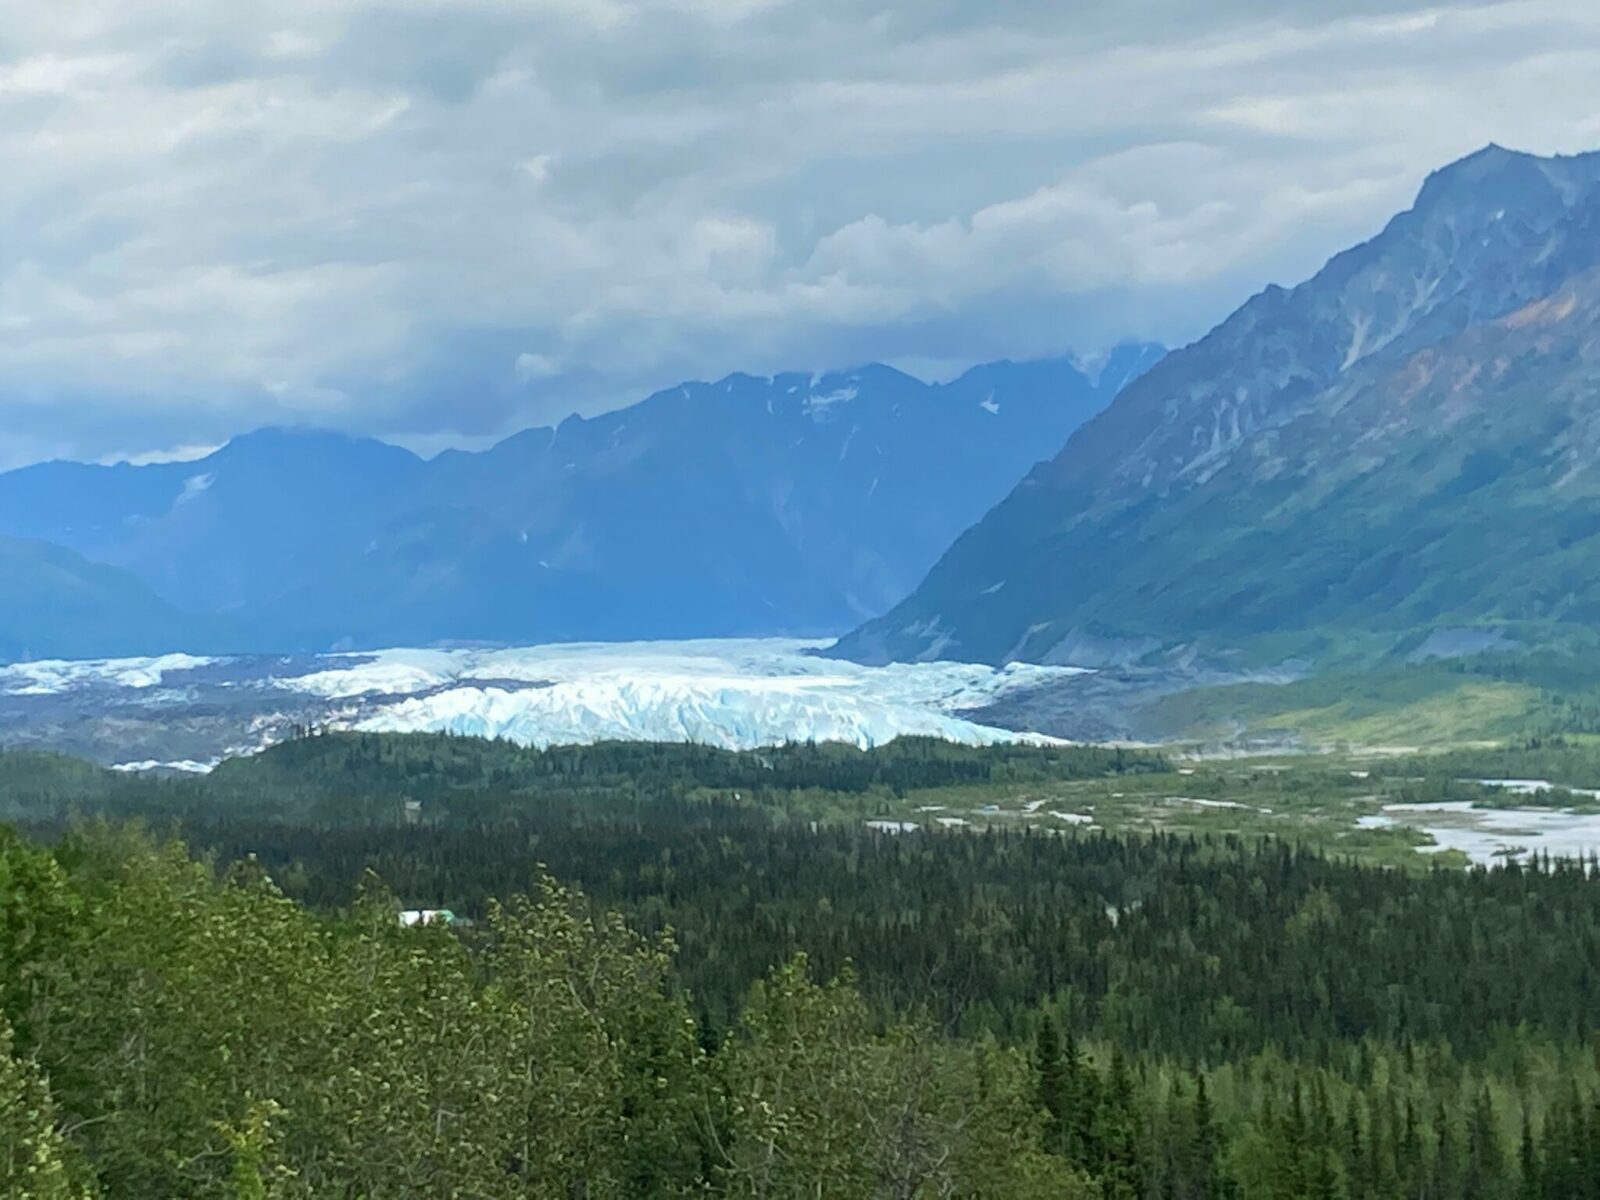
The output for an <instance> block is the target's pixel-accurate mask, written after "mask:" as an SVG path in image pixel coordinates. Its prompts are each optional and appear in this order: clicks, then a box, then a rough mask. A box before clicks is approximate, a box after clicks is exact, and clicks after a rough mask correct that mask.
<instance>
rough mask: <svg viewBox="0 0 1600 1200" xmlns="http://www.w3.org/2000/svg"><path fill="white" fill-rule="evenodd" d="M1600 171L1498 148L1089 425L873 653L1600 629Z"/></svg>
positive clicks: (1316, 644)
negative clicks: (1599, 622)
mask: <svg viewBox="0 0 1600 1200" xmlns="http://www.w3.org/2000/svg"><path fill="white" fill-rule="evenodd" d="M1597 264H1600V155H1584V156H1579V157H1575V158H1556V159H1541V158H1536V157H1533V156H1529V155H1523V154H1515V153H1511V152H1508V151H1505V150H1502V149H1500V148H1498V147H1489V148H1488V149H1486V150H1483V151H1480V152H1479V153H1478V154H1475V155H1473V156H1471V157H1470V158H1467V159H1464V160H1462V161H1461V162H1458V163H1456V164H1454V165H1453V166H1450V167H1448V168H1446V169H1444V170H1442V171H1439V172H1437V173H1435V174H1434V175H1433V176H1431V177H1430V178H1429V180H1428V181H1427V183H1426V184H1425V185H1424V187H1423V189H1422V191H1421V193H1420V194H1419V196H1418V198H1417V201H1416V203H1415V205H1414V206H1413V207H1412V208H1411V209H1410V210H1409V211H1407V212H1405V213H1402V214H1400V215H1399V216H1397V217H1395V218H1394V220H1393V221H1391V222H1390V223H1389V225H1388V227H1387V228H1386V229H1384V231H1383V232H1382V233H1381V234H1379V235H1378V236H1377V237H1376V238H1374V239H1373V240H1371V241H1370V242H1367V243H1365V244H1363V245H1360V246H1357V247H1355V248H1354V249H1352V250H1349V251H1347V252H1345V253H1343V254H1341V255H1339V256H1338V257H1336V258H1334V259H1333V260H1332V261H1331V262H1329V263H1328V265H1327V266H1326V267H1325V268H1323V270H1322V271H1320V272H1319V273H1318V274H1317V275H1316V276H1315V277H1314V278H1312V279H1311V280H1309V281H1307V282H1306V283H1303V284H1301V285H1300V286H1299V287H1297V288H1294V289H1293V290H1292V291H1284V290H1282V289H1279V288H1269V289H1268V290H1267V291H1265V292H1263V293H1261V294H1260V295H1258V296H1256V297H1255V298H1253V299H1252V300H1250V301H1249V302H1248V303H1247V304H1245V305H1244V306H1243V307H1242V308H1240V309H1239V310H1238V311H1237V312H1235V313H1234V314H1233V315H1232V316H1231V317H1229V318H1228V319H1227V320H1226V321H1224V322H1223V323H1222V324H1221V325H1220V326H1218V327H1217V328H1216V329H1215V330H1213V331H1212V332H1211V333H1210V334H1209V335H1207V336H1206V337H1205V338H1204V339H1202V340H1201V341H1199V342H1197V343H1195V344H1194V345H1192V346H1189V347H1187V348H1185V349H1183V350H1180V351H1176V352H1174V353H1172V354H1171V355H1169V356H1168V357H1167V358H1166V359H1165V360H1163V361H1162V362H1161V363H1160V364H1159V365H1158V366H1157V367H1155V368H1154V369H1153V370H1151V371H1150V372H1149V373H1147V374H1146V375H1144V376H1143V377H1142V378H1140V379H1139V380H1137V381H1136V382H1135V383H1133V384H1132V385H1131V386H1129V387H1128V388H1127V389H1126V390H1125V391H1123V392H1122V394H1121V395H1120V396H1119V397H1118V398H1117V400H1116V402H1115V403H1114V404H1112V405H1111V406H1110V407H1109V408H1108V409H1107V410H1106V411H1105V412H1103V413H1101V414H1100V415H1099V416H1098V417H1097V418H1095V419H1094V420H1093V421H1091V422H1089V423H1087V424H1086V425H1085V426H1083V427H1082V428H1080V429H1079V430H1078V431H1077V433H1076V434H1074V435H1073V436H1072V438H1071V439H1070V440H1069V441H1068V443H1067V445H1066V447H1065V449H1064V450H1062V452H1061V453H1060V454H1059V455H1058V456H1056V458H1055V459H1053V460H1052V461H1051V462H1049V463H1046V464H1043V465H1041V466H1040V467H1038V468H1037V469H1035V470H1034V471H1033V472H1032V473H1031V474H1029V475H1028V477H1027V478H1026V479H1025V480H1024V481H1023V482H1022V484H1020V485H1019V486H1018V487H1017V488H1016V490H1015V491H1014V492H1013V493H1012V494H1011V495H1010V497H1009V498H1007V499H1006V500H1005V502H1004V503H1002V504H1000V505H999V506H998V507H997V508H996V509H995V510H994V511H993V512H991V513H990V514H989V515H988V516H987V517H986V518H985V519H984V520H983V521H982V522H980V523H979V524H978V525H977V526H976V527H975V528H973V529H972V530H969V531H968V532H967V533H966V534H964V535H963V536H962V537H961V538H960V539H959V540H958V541H957V542H956V543H955V545H954V546H953V548H952V549H951V550H950V551H949V553H947V554H946V555H945V556H944V557H943V559H942V560H941V561H940V562H939V563H938V565H937V566H936V567H935V568H934V569H933V571H932V572H931V573H930V574H929V576H928V578H927V579H926V580H925V581H924V582H923V584H922V585H921V586H920V587H919V588H918V589H917V590H916V591H915V593H913V594H912V595H911V596H910V597H909V598H908V599H907V600H905V601H904V602H903V603H902V604H900V605H899V606H897V607H896V608H895V609H894V610H892V611H891V612H889V613H888V614H887V615H885V616H884V617H882V618H879V619H877V620H874V621H871V622H869V623H867V624H866V625H865V626H863V627H862V628H861V629H859V630H857V631H856V632H855V633H853V634H851V635H850V636H849V637H847V638H845V639H844V640H843V641H842V642H841V643H840V645H839V647H838V652H839V653H841V654H845V655H848V656H851V657H856V658H861V659H864V660H869V661H871V660H879V659H886V658H906V659H912V658H938V657H952V658H963V659H972V660H979V661H992V662H999V661H1004V660H1008V659H1027V660H1035V661H1042V662H1058V661H1075V662H1079V663H1093V662H1114V661H1127V660H1131V659H1137V658H1142V657H1146V656H1150V655H1155V654H1157V653H1158V652H1167V653H1171V652H1174V651H1176V650H1177V649H1179V648H1198V649H1199V650H1201V651H1203V652H1211V653H1221V652H1227V651H1232V650H1239V649H1241V648H1242V649H1245V650H1247V651H1248V654H1249V656H1254V657H1257V658H1261V657H1267V658H1270V657H1272V656H1274V655H1287V654H1313V655H1319V654H1320V655H1326V654H1330V653H1337V652H1341V651H1342V650H1343V649H1345V648H1348V646H1349V645H1350V644H1352V643H1353V642H1358V641H1364V642H1365V643H1367V644H1371V645H1384V646H1389V647H1393V646H1396V645H1403V644H1404V643H1406V642H1407V640H1408V639H1412V640H1414V639H1419V638H1421V637H1423V636H1425V633H1426V631H1428V630H1439V629H1448V628H1455V627H1461V626H1479V627H1487V626H1493V627H1496V628H1509V627H1511V626H1523V627H1524V628H1523V633H1524V634H1525V635H1527V636H1538V635H1539V634H1540V632H1541V631H1545V632H1548V631H1549V630H1550V629H1551V628H1552V627H1553V626H1560V625H1562V624H1571V625H1574V626H1576V625H1581V624H1592V623H1593V622H1594V621H1595V619H1596V617H1600V539H1597V537H1596V535H1597V534H1600V468H1597V466H1596V451H1597V450H1600V271H1597Z"/></svg>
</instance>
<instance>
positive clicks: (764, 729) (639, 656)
mask: <svg viewBox="0 0 1600 1200" xmlns="http://www.w3.org/2000/svg"><path fill="white" fill-rule="evenodd" d="M826 644H827V643H826V642H822V641H802V640H796V639H772V638H761V639H727V640H704V641H689V642H631V643H574V644H568V645H554V646H533V647H524V648H517V649H508V650H451V651H440V650H385V651H379V652H378V653H376V654H373V655H370V656H359V657H357V656H349V657H347V658H346V659H345V660H344V662H347V663H348V665H341V660H339V659H338V658H329V659H326V660H324V661H325V663H326V664H327V665H326V667H325V669H323V670H321V671H318V672H315V673H313V674H310V675H304V676H300V677H298V678H286V679H281V680H275V681H274V683H275V685H276V686H280V687H285V688H290V689H294V690H299V691H305V692H311V693H314V694H316V695H319V696H322V697H324V698H327V699H350V698H357V697H362V696H374V695H380V694H393V693H401V694H404V693H414V694H411V695H405V696H404V698H400V699H396V700H393V701H389V702H385V703H383V704H381V705H380V706H378V707H376V708H374V709H372V710H370V711H367V712H365V713H364V714H363V715H361V716H360V717H359V718H358V719H357V720H355V721H354V722H352V724H353V725H354V727H355V728H358V729H363V730H371V731H379V732H423V731H426V732H450V733H460V734H475V735H478V736H483V737H503V738H507V739H509V740H511V741H515V742H518V743H521V744H523V745H530V746H548V745H554V744H564V743H586V742H595V741H604V740H610V739H624V740H651V741H688V742H700V743H705V744H709V745H715V746H723V747H727V748H730V749H749V748H753V747H756V746H769V745H776V744H781V743H783V742H789V741H806V740H815V741H819V742H823V741H837V742H849V743H853V744H855V745H857V746H861V747H870V746H876V745H881V744H883V743H884V742H887V741H890V740H892V739H894V738H896V737H900V736H904V735H922V736H928V737H939V738H944V739H947V740H949V741H954V742H960V743H964V744H967V745H988V744H992V743H997V742H1010V741H1017V740H1021V739H1025V738H1028V735H1019V734H1017V733H1014V732H1012V731H1009V730H1003V729H996V728H992V727H990V726H986V725H981V724H978V723H976V722H974V721H971V720H968V719H966V718H964V717H961V716H957V715H956V714H957V712H958V711H959V710H962V709H966V708H975V707H978V706H980V705H983V704H985V703H988V702H990V701H992V700H993V699H994V698H996V697H998V696H1001V695H1004V694H1005V693H1007V692H1009V691H1013V690H1015V689H1017V688H1019V687H1026V686H1030V685H1037V684H1041V683H1045V682H1049V681H1052V680H1059V679H1064V678H1067V677H1070V676H1072V675H1074V674H1078V673H1080V672H1079V671H1078V669H1077V668H1072V667H1041V666H1034V665H1027V664H1012V665H1010V666H1008V667H1005V668H1001V669H996V668H994V667H988V666H982V665H975V664H970V663H895V664H890V665H888V666H882V667H863V666H859V665H857V664H855V663H848V662H837V661H834V660H832V659H824V658H817V657H815V656H812V655H809V654H807V653H806V651H808V650H812V649H815V648H817V647H819V646H823V645H826ZM362 658H367V659H370V661H362ZM514 683H524V684H528V685H540V686H528V687H514V686H507V685H508V684H514ZM415 693H421V694H415ZM1032 740H1043V739H1037V738H1035V739H1032Z"/></svg>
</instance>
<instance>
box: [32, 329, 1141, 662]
mask: <svg viewBox="0 0 1600 1200" xmlns="http://www.w3.org/2000/svg"><path fill="white" fill-rule="evenodd" d="M1160 354H1161V351H1160V349H1159V348H1157V347H1154V346H1149V345H1143V344H1139V345H1126V346H1122V347H1118V348H1116V349H1115V350H1113V351H1111V352H1110V353H1109V354H1107V355H1105V356H1103V357H1102V358H1101V359H1099V360H1096V361H1094V362H1083V361H1078V360H1074V359H1069V358H1059V359H1052V360H1046V361H1037V362H1027V363H1011V362H1000V363H991V364H988V365H985V366H980V367H975V368H973V369H972V370H970V371H968V372H967V373H966V374H964V375H962V376H961V377H960V378H958V379H956V380H954V381H952V382H949V383H947V384H942V385H930V384H926V383H923V382H921V381H919V380H917V379H914V378H912V377H911V376H909V375H906V374H903V373H901V372H899V371H896V370H894V369H892V368H889V367H886V366H878V365H873V366H867V367H863V368H861V369H859V370H855V371H850V372H843V373H837V374H829V375H823V376H817V377H813V376H810V375H804V374H789V375H780V376H777V377H775V378H770V379H768V378H754V377H751V376H744V375H735V376H731V377H729V378H727V379H724V380H722V381H720V382H718V383H689V384H684V385H682V386H680V387H676V388H671V389H668V390H666V391H662V392H659V393H657V394H656V395H653V396H651V397H650V398H649V399H647V400H645V401H643V402H641V403H639V404H636V405H633V406H632V407H629V408H625V409H621V410H619V411H616V412H612V413H608V414H605V415H603V416H600V417H595V418H592V419H587V420H586V419H581V418H578V417H573V418H569V419H568V420H566V421H564V422H562V423H561V424H560V425H559V426H557V427H555V428H542V429H532V430H528V431H526V432H524V433H521V434H518V435H516V436H514V437H511V438H509V439H507V440H506V441H504V442H502V443H500V444H499V445H497V446H495V447H494V448H492V449H490V450H487V451H484V452H481V453H465V452H457V451H452V452H447V453H445V454H442V455H440V456H438V457H436V458H434V459H432V460H428V461H424V460H423V459H420V458H418V457H417V456H416V455H414V454H412V453H410V452H409V451H406V450H403V449H399V448H397V447H394V446H389V445H385V444H382V443H380V442H376V441H371V440H364V439H357V438H349V437H344V436H341V435H337V434H331V433H320V432H310V431H292V430H275V429H269V430H262V431H259V432H256V433H252V434H249V435H246V436H242V437H239V438H236V439H235V440H233V441H232V442H230V443H229V444H228V445H226V446H224V447H223V448H222V449H220V450H218V451H216V452H215V453H214V454H211V455H210V456H208V457H206V458H203V459H201V460H198V461H192V462H180V463H165V464H158V465H150V466H131V465H127V464H121V465H117V466H98V465H89V464H81V463H64V462H52V463H45V464H40V465H37V466H32V467H27V468H23V469H21V470H17V471H12V472H9V473H6V474H0V535H9V536H10V537H11V538H14V539H25V540H17V541H14V542H8V543H5V544H4V545H5V546H6V549H5V551H4V553H5V555H6V557H5V566H6V577H7V582H6V585H5V587H6V589H7V590H6V591H5V593H4V595H3V596H0V605H3V607H0V654H4V655H7V656H9V657H20V656H30V655H31V656H39V655H62V654H66V655H78V654H119V653H142V652H148V651H150V650H152V649H162V648H179V647H181V648H186V649H215V648H219V647H222V648H229V649H238V650H289V649H325V648H329V647H338V646H362V647H367V646H376V645H386V644H387V645H395V644H424V643H430V642H435V641H440V640H456V641H464V640H484V641H523V642H528V641H548V640H568V639H624V638H643V637H686V636H701V635H736V634H765V633H801V634H818V633H820V634H826V633H833V632H837V631H838V630H840V629H846V628H849V627H850V626H851V625H853V624H855V623H857V622H859V621H861V620H863V619H864V618H867V617H870V616H873V615H875V614H877V613H880V612H882V611H884V610H885V609H887V608H888V607H889V606H890V605H892V604H893V603H894V602H895V601H896V600H898V599H900V598H901V597H902V596H904V595H905V594H906V593H907V592H908V591H909V590H910V589H911V588H912V587H913V586H914V585H915V584H916V582H917V581H918V580H919V579H920V578H921V577H922V576H923V574H924V573H925V572H926V571H927V569H928V567H929V566H930V565H931V564H932V563H933V562H934V561H935V560H936V559H937V557H938V555H939V554H940V553H941V552H943V550H944V549H945V548H946V547H947V546H948V545H949V543H950V541H951V540H952V539H953V538H954V537H955V536H956V535H957V534H959V533H960V532H961V530H963V529H964V528H966V527H967V526H969V525H971V524H972V523H973V522H974V521H976V520H978V519H979V518H980V517H981V516H982V515H983V514H984V512H985V511H987V509H988V508H989V507H990V506H992V505H993V504H994V503H996V502H997V501H998V500H1000V499H1001V498H1002V497H1003V496H1004V495H1005V494H1006V492H1007V491H1008V490H1009V489H1010V488H1011V486H1012V485H1013V484H1014V483H1015V482H1016V480H1017V479H1018V478H1019V477H1021V475H1022V474H1023V473H1024V472H1025V471H1027V470H1028V468H1029V467H1030V466H1032V465H1033V464H1034V463H1036V462H1037V461H1038V460H1039V459H1041V458H1044V457H1046V456H1048V455H1049V454H1050V453H1052V452H1053V451H1054V450H1055V448H1057V447H1058V446H1059V445H1060V444H1061V442H1062V441H1063V440H1064V439H1065V438H1066V436H1067V435H1068V434H1069V433H1070V432H1071V431H1072V430H1073V429H1074V428H1076V427H1077V426H1078V425H1079V424H1081V423H1082V422H1083V421H1085V420H1086V419H1088V418H1089V417H1091V416H1093V415H1094V414H1095V413H1096V412H1098V411H1099V410H1100V409H1101V408H1102V407H1104V405H1105V403H1106V402H1107V401H1108V400H1109V399H1110V398H1111V396H1112V395H1113V394H1115V392H1116V391H1118V390H1119V389H1120V388H1121V387H1122V385H1123V384H1124V383H1126V382H1127V381H1128V380H1129V379H1131V378H1133V377H1134V376H1136V375H1137V374H1139V373H1140V372H1142V371H1143V370H1145V369H1147V368H1148V367H1150V366H1151V365H1152V364H1153V363H1154V362H1156V361H1157V360H1158V359H1159V357H1160Z"/></svg>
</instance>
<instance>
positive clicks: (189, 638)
mask: <svg viewBox="0 0 1600 1200" xmlns="http://www.w3.org/2000/svg"><path fill="white" fill-rule="evenodd" d="M108 628H115V629H116V630H117V631H118V637H117V645H118V646H119V647H120V648H121V650H120V652H125V653H128V654H150V653H155V652H158V651H161V650H167V649H170V648H171V647H172V646H174V645H178V644H182V643H187V644H189V645H192V646H194V648H196V649H200V650H203V649H206V648H207V646H208V645H209V644H210V643H211V641H212V637H213V634H212V631H210V630H209V629H207V628H206V627H205V624H204V623H203V622H202V623H196V622H194V621H192V620H188V619H186V618H185V617H184V616H183V614H181V613H179V612H178V611H177V610H176V609H174V608H173V607H172V606H171V605H169V604H167V603H165V602H164V601H163V600H161V599H160V598H159V597H157V596H156V595H155V593H154V592H152V591H151V590H150V588H149V587H148V586H147V585H145V584H144V583H143V582H142V581H141V580H139V579H137V578H135V577H134V576H133V575H131V574H129V573H128V572H126V571H121V570H118V569H117V568H116V567H107V566H103V565H101V564H98V563H91V562H88V561H86V560H85V559H84V558H83V557H82V556H80V555H77V554H74V553H73V552H72V551H70V550H65V549H63V548H62V547H60V546H52V545H49V544H48V543H45V542H35V541H26V540H22V539H18V538H7V537H0V659H18V658H76V657H82V656H85V655H98V654H102V653H104V652H105V651H106V648H107V644H106V643H105V642H104V641H103V640H102V639H103V637H104V631H105V630H107V629H108Z"/></svg>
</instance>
